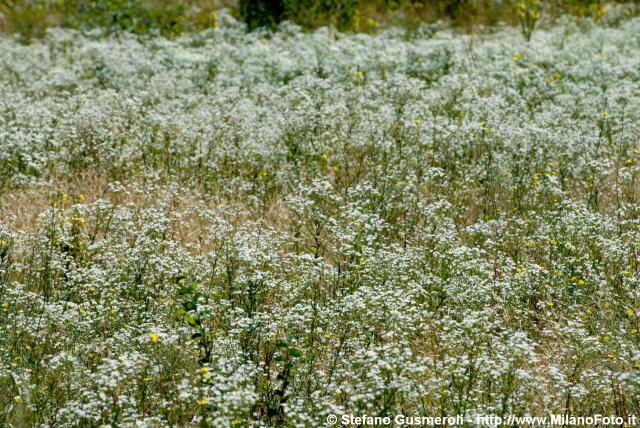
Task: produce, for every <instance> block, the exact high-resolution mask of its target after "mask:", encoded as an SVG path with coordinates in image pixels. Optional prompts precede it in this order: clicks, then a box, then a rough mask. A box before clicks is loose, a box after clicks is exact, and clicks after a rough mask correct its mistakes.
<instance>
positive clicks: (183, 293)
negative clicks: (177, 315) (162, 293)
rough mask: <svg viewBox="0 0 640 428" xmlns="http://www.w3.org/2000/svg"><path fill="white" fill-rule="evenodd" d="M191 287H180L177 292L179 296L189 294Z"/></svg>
mask: <svg viewBox="0 0 640 428" xmlns="http://www.w3.org/2000/svg"><path fill="white" fill-rule="evenodd" d="M191 291H192V290H191V288H189V287H182V288H181V289H180V290H178V294H179V295H181V296H184V295H185V294H191Z"/></svg>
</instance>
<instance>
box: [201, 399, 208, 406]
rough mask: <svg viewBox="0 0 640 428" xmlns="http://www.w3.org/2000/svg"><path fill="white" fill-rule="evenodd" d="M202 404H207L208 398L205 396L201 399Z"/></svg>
mask: <svg viewBox="0 0 640 428" xmlns="http://www.w3.org/2000/svg"><path fill="white" fill-rule="evenodd" d="M200 404H202V405H203V406H204V405H205V404H207V400H205V399H204V398H203V399H202V400H200Z"/></svg>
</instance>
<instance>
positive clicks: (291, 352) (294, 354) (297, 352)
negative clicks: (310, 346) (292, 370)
mask: <svg viewBox="0 0 640 428" xmlns="http://www.w3.org/2000/svg"><path fill="white" fill-rule="evenodd" d="M289 355H291V356H292V357H293V358H298V357H299V356H301V355H302V352H300V350H299V349H298V348H291V349H289Z"/></svg>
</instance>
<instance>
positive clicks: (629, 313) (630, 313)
mask: <svg viewBox="0 0 640 428" xmlns="http://www.w3.org/2000/svg"><path fill="white" fill-rule="evenodd" d="M627 315H629V316H630V317H632V316H633V311H632V310H631V309H627Z"/></svg>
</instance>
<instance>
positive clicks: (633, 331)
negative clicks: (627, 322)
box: [629, 328, 638, 334]
mask: <svg viewBox="0 0 640 428" xmlns="http://www.w3.org/2000/svg"><path fill="white" fill-rule="evenodd" d="M637 332H638V330H636V329H635V328H632V329H631V331H630V332H629V333H631V334H636V333H637Z"/></svg>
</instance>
